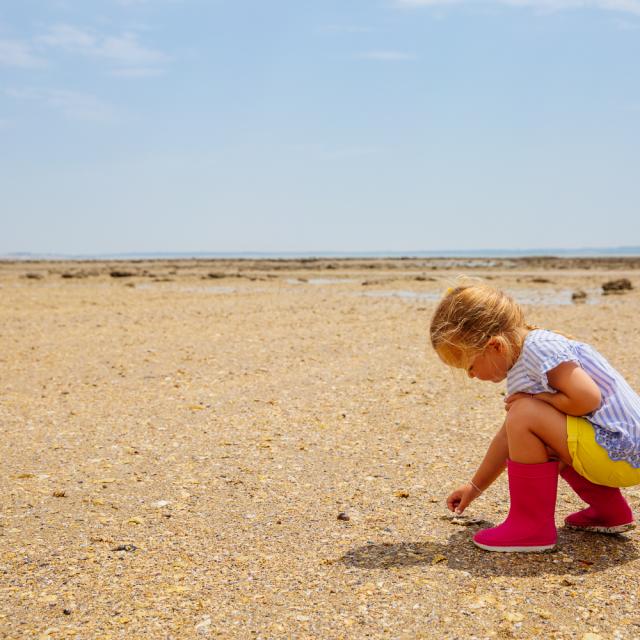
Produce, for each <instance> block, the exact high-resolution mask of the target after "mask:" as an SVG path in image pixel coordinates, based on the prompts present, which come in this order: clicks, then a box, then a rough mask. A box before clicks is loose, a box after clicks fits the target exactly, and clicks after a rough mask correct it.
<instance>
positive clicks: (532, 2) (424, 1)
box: [395, 0, 640, 15]
mask: <svg viewBox="0 0 640 640" xmlns="http://www.w3.org/2000/svg"><path fill="white" fill-rule="evenodd" d="M462 4H469V5H473V4H478V0H395V5H396V6H398V7H442V6H445V5H449V6H452V5H462ZM483 4H501V5H505V6H510V7H530V8H532V9H539V10H541V11H562V10H565V9H589V8H592V9H602V10H604V11H618V12H621V13H633V14H637V15H640V0H483Z"/></svg>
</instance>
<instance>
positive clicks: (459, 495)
mask: <svg viewBox="0 0 640 640" xmlns="http://www.w3.org/2000/svg"><path fill="white" fill-rule="evenodd" d="M508 456H509V445H508V443H507V430H506V428H505V426H504V424H503V425H502V428H501V429H500V431H498V433H496V435H495V436H494V437H493V440H492V441H491V444H490V445H489V448H488V449H487V453H486V454H485V456H484V458H483V460H482V462H481V463H480V466H479V467H478V470H477V471H476V472H475V473H474V474H473V478H471V482H470V483H468V484H464V485H462V486H461V487H458V488H457V489H456V490H455V491H454V492H453V493H452V494H451V495H450V496H449V497H448V498H447V506H448V507H449V511H455V512H456V513H462V512H463V511H464V510H465V509H466V508H467V507H468V506H469V504H470V503H471V502H472V501H473V500H475V499H476V498H477V497H478V496H479V495H480V494H481V493H482V492H483V491H484V490H485V489H487V488H488V487H489V486H490V485H491V484H493V481H494V480H495V479H496V478H497V477H498V476H499V475H500V474H501V473H502V472H503V471H504V467H505V463H506V460H507V457H508Z"/></svg>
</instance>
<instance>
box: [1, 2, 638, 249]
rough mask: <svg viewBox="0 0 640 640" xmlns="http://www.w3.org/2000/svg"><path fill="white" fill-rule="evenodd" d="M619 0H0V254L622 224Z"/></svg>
mask: <svg viewBox="0 0 640 640" xmlns="http://www.w3.org/2000/svg"><path fill="white" fill-rule="evenodd" d="M639 149H640V0H599V1H598V0H593V1H588V0H584V1H580V0H501V1H500V0H495V1H487V2H483V1H481V0H475V1H469V2H465V1H463V0H460V1H457V0H314V1H309V0H289V1H281V0H49V1H47V0H21V1H20V2H5V3H2V4H1V5H0V188H1V193H2V201H1V204H0V221H1V222H2V233H0V253H5V254H6V253H9V252H17V251H31V252H53V253H75V254H77V253H81V254H82V253H84V254H94V253H117V252H160V251H181V252H189V251H194V252H195V251H273V252H279V251H309V252H313V251H384V250H390V251H408V252H410V251H416V250H442V249H448V248H459V249H485V248H504V249H515V248H525V249H526V248H528V247H583V246H592V247H598V246H617V245H638V244H640V233H639V232H640V207H639V203H640V153H639V151H638V150H639Z"/></svg>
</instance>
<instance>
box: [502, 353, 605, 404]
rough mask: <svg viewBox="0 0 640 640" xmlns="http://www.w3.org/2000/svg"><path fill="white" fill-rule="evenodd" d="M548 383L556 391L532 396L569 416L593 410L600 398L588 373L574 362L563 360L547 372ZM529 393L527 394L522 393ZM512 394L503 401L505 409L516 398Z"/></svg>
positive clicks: (596, 387)
mask: <svg viewBox="0 0 640 640" xmlns="http://www.w3.org/2000/svg"><path fill="white" fill-rule="evenodd" d="M547 380H548V381H549V384H550V385H551V386H552V387H553V388H554V389H557V390H558V392H557V393H536V394H535V395H534V397H535V398H536V399H537V400H542V401H543V402H546V403H547V404H550V405H551V406H552V407H555V408H556V409H558V411H562V413H566V414H567V415H570V416H586V415H588V414H589V413H592V412H593V411H595V410H596V409H597V408H598V407H599V406H600V402H601V400H602V396H601V394H600V389H599V388H598V385H597V384H596V383H595V382H594V381H593V378H591V376H589V374H588V373H587V372H586V371H585V370H584V369H581V368H580V367H579V366H578V365H577V364H576V363H575V362H563V363H562V364H559V365H558V366H557V367H556V368H555V369H551V371H549V372H548V373H547ZM524 395H529V394H524ZM516 396H518V397H520V396H522V394H513V395H512V396H509V397H508V398H507V399H506V400H505V402H506V403H507V410H509V407H510V406H511V403H512V402H513V401H514V400H516V399H517V398H516Z"/></svg>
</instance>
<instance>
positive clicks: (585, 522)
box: [431, 284, 640, 551]
mask: <svg viewBox="0 0 640 640" xmlns="http://www.w3.org/2000/svg"><path fill="white" fill-rule="evenodd" d="M431 343H432V345H433V348H434V349H435V350H436V352H437V354H438V356H439V357H440V359H441V360H442V361H443V362H445V363H446V364H447V365H449V366H453V367H458V368H462V369H465V370H466V371H467V373H468V375H469V376H470V377H471V378H478V379H479V380H486V381H490V382H501V381H502V380H504V379H505V378H506V380H507V396H506V398H505V409H506V410H507V415H506V419H505V421H504V424H503V425H502V428H501V429H500V430H499V431H498V433H497V434H496V435H495V437H494V438H493V440H492V442H491V444H490V445H489V448H488V450H487V452H486V454H485V457H484V459H483V461H482V463H481V464H480V466H479V467H478V469H477V471H476V472H475V474H474V475H473V477H472V478H471V480H470V481H469V482H468V483H467V484H464V485H462V486H461V487H459V488H457V489H456V490H455V491H454V492H453V493H452V494H451V495H450V496H449V497H448V499H447V505H448V507H449V509H450V510H451V511H455V512H456V513H462V512H463V511H464V510H465V508H466V507H467V506H468V505H469V503H470V502H471V501H472V500H474V499H475V498H477V497H478V496H479V495H480V494H481V493H482V492H483V491H484V490H485V489H487V488H488V487H489V485H491V483H492V482H493V481H494V480H495V479H496V478H497V477H498V476H499V475H500V474H501V473H502V471H503V469H504V468H505V463H506V467H507V470H508V475H509V494H510V497H511V506H510V509H509V515H508V516H507V519H506V520H505V521H504V522H503V523H502V524H501V525H499V526H497V527H494V528H492V529H485V530H483V531H479V532H478V533H477V534H476V535H475V536H474V538H473V541H474V542H475V544H476V545H478V546H479V547H481V548H482V549H487V550H489V551H544V550H546V549H551V548H553V547H554V546H555V543H556V540H557V533H556V527H555V519H554V512H555V504H556V491H557V484H558V472H560V475H561V476H562V477H563V478H564V479H565V480H566V481H567V482H568V483H569V485H570V486H571V487H572V489H573V490H574V491H575V492H576V493H577V494H578V495H579V496H580V497H581V498H582V499H583V500H584V501H585V502H587V504H588V505H589V507H588V508H586V509H584V510H582V511H579V512H577V513H573V514H571V515H570V516H568V517H567V518H566V519H565V523H566V525H567V526H569V527H572V528H575V529H581V530H584V531H596V532H603V533H619V532H622V531H627V530H629V529H632V528H633V527H634V526H635V525H634V523H633V514H632V513H631V509H630V508H629V505H628V504H627V502H626V500H625V499H624V497H623V496H622V494H621V493H620V489H619V487H628V486H632V485H636V484H640V397H639V396H638V395H637V394H636V393H635V392H634V391H633V390H632V389H631V387H630V386H629V385H628V384H627V382H626V381H625V380H624V378H623V377H622V376H621V375H620V374H619V373H618V372H617V371H616V370H615V369H614V368H613V367H612V366H611V365H610V364H609V363H608V362H607V361H606V360H605V358H604V357H603V356H602V355H600V354H599V353H598V352H597V351H596V350H595V349H593V348H592V347H590V346H589V345H587V344H584V343H582V342H577V341H575V340H571V339H569V338H567V337H565V336H563V335H561V334H559V333H555V332H553V331H546V330H544V329H537V328H535V327H532V326H530V325H528V324H526V323H525V320H524V316H523V313H522V310H521V309H520V307H519V306H518V305H517V304H516V303H515V302H514V301H513V300H512V299H511V298H510V297H509V296H507V295H506V294H504V293H502V292H501V291H498V290H496V289H493V288H491V287H488V286H485V285H481V284H478V285H476V284H473V285H470V286H459V287H456V288H454V289H449V291H448V292H447V293H446V295H445V297H444V298H443V299H442V300H441V302H440V304H439V305H438V308H437V309H436V311H435V313H434V316H433V319H432V322H431Z"/></svg>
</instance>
